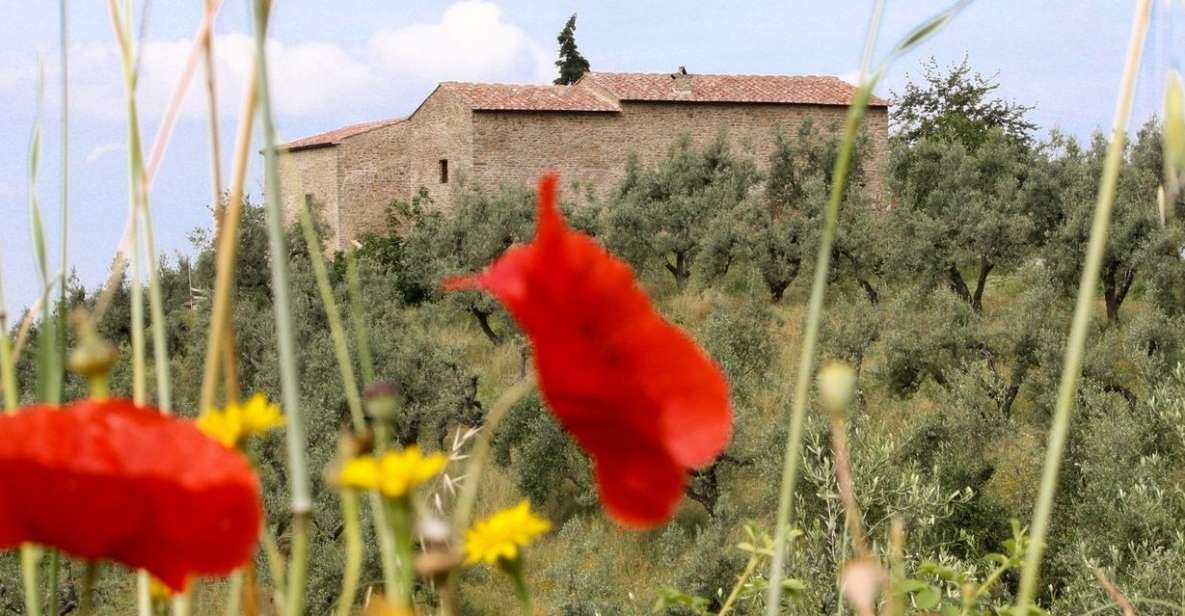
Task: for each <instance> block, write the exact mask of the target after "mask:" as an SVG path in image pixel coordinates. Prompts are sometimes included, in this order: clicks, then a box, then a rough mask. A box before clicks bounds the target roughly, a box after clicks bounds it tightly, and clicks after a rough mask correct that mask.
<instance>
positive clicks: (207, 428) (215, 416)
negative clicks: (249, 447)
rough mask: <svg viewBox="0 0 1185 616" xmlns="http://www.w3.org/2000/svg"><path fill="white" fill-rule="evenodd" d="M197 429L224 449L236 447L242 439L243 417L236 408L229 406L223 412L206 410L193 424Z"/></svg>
mask: <svg viewBox="0 0 1185 616" xmlns="http://www.w3.org/2000/svg"><path fill="white" fill-rule="evenodd" d="M195 424H196V425H197V429H198V430H201V431H202V433H203V434H205V435H206V436H208V437H210V438H212V439H214V440H216V441H218V442H219V443H222V444H223V445H225V446H226V447H231V448H233V447H237V446H238V444H239V440H240V439H242V438H243V416H242V414H240V413H239V410H238V406H236V405H231V406H229V407H227V408H226V410H225V411H219V410H217V409H208V410H206V412H204V413H202V415H201V417H198V418H197V421H196V422H195Z"/></svg>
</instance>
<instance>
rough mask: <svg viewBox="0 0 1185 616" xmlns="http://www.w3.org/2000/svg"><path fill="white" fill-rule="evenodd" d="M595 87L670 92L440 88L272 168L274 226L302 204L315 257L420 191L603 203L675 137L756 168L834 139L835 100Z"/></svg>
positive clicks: (671, 80) (881, 153)
mask: <svg viewBox="0 0 1185 616" xmlns="http://www.w3.org/2000/svg"><path fill="white" fill-rule="evenodd" d="M590 75H592V74H590ZM600 75H609V76H611V77H612V76H627V77H629V78H630V82H631V83H634V84H636V83H642V84H643V85H645V86H647V87H648V88H649V89H648V90H647V91H646V93H647V96H648V97H649V98H661V96H655V94H654V93H655V92H658V93H659V94H662V93H663V92H665V91H666V90H663V89H660V88H668V87H669V88H670V92H671V94H670V96H669V97H667V98H666V99H663V100H626V99H624V98H617V97H616V96H615V95H614V93H613V92H612V91H609V90H608V89H607V88H605V87H603V86H602V85H601V84H602V83H605V82H606V81H607V82H609V83H612V80H594V79H584V80H582V81H581V82H578V83H577V84H576V85H573V86H500V85H497V84H455V83H445V84H441V86H440V87H438V88H437V89H436V90H435V91H434V92H433V93H432V94H431V95H429V96H428V98H427V99H425V100H424V102H423V103H422V104H421V105H420V107H419V108H418V109H417V110H416V111H415V112H414V113H413V114H412V115H411V116H409V117H408V118H407V119H406V120H402V121H400V120H391V121H380V122H372V123H368V124H365V125H356V126H355V127H345V128H343V129H338V130H337V131H331V132H329V133H324V134H322V135H316V136H313V137H309V138H306V139H302V140H300V141H297V142H293V143H292V144H289V146H288V147H287V148H286V150H287V155H286V156H283V157H282V158H281V160H282V166H281V178H282V179H281V183H282V186H281V190H282V193H283V204H284V209H285V213H286V216H287V218H288V220H289V221H291V220H293V217H294V212H295V210H294V208H295V207H296V205H298V204H299V203H300V200H306V199H310V200H312V202H313V203H315V204H316V205H317V206H319V207H320V213H321V216H322V217H323V218H324V219H325V222H326V223H327V224H328V226H329V233H330V235H329V237H328V238H326V239H327V246H326V248H327V249H328V250H330V251H337V250H345V249H348V248H349V247H350V246H351V245H352V242H353V241H354V240H357V239H360V238H362V237H364V236H366V235H368V234H386V233H388V232H389V230H388V229H387V227H386V209H387V206H388V205H389V204H390V203H391V202H392V201H395V200H401V201H410V200H411V199H412V197H413V196H414V195H415V194H416V193H417V192H418V191H419V190H420V189H421V188H423V189H426V190H427V192H428V195H429V196H430V197H431V199H432V201H433V203H434V204H435V205H436V206H437V207H448V206H449V204H450V202H451V198H452V193H453V191H454V190H456V189H458V188H460V187H466V186H477V187H481V188H490V189H492V188H496V187H498V186H499V185H502V184H526V185H530V184H532V183H533V182H534V181H535V180H536V179H537V178H538V176H539V175H540V174H542V173H544V172H546V171H549V170H555V171H558V172H559V173H560V176H561V182H562V185H563V186H564V187H566V188H571V187H576V188H577V189H579V190H580V191H581V193H582V194H583V193H584V192H586V191H588V192H591V193H592V194H594V195H597V196H604V195H606V194H607V193H608V191H609V190H610V189H612V187H613V186H614V185H615V184H616V183H617V182H618V181H619V180H620V179H621V177H622V176H623V175H624V173H625V168H626V161H627V160H628V158H629V157H630V156H631V155H635V156H637V157H638V159H639V161H640V162H642V163H643V164H648V163H653V162H655V161H657V160H660V159H661V158H662V157H664V156H665V155H666V153H667V151H668V150H669V148H670V147H671V146H672V144H673V143H674V142H675V141H676V140H678V139H679V138H681V137H683V136H687V137H690V139H691V140H692V142H693V143H694V144H696V145H698V146H702V145H704V144H706V143H707V142H710V141H711V140H714V139H716V138H717V136H719V135H721V134H723V135H724V136H725V137H726V138H727V139H728V141H729V143H730V146H731V147H732V149H733V152H734V153H737V154H741V155H744V156H747V157H749V158H751V159H753V160H754V161H755V162H756V163H757V164H758V165H759V166H766V165H767V164H768V160H769V157H770V155H771V153H772V152H773V147H774V136H775V135H776V134H777V133H779V132H780V133H782V134H784V135H786V136H789V137H793V136H794V135H795V134H796V133H797V130H798V128H799V126H800V124H801V123H802V122H803V121H804V120H805V119H806V118H808V117H809V118H811V119H812V120H813V121H814V122H815V123H816V125H817V126H819V127H821V128H823V129H824V130H839V128H840V127H841V126H842V123H843V120H844V117H845V115H846V113H847V107H846V102H847V101H846V100H830V99H823V103H825V104H820V103H800V102H793V103H781V102H747V101H740V102H730V101H727V100H725V101H718V100H715V99H720V98H724V99H727V98H729V97H728V92H727V91H725V92H721V91H720V83H725V84H729V83H738V81H737V80H740V81H739V83H740V84H741V85H742V86H747V87H748V92H750V97H751V92H752V91H754V90H756V91H759V92H763V93H764V92H769V91H770V90H769V87H768V85H769V84H767V83H766V82H765V81H762V80H772V79H783V80H785V79H791V78H762V77H745V76H735V77H734V76H729V78H728V79H727V80H721V79H719V78H718V79H717V80H716V81H715V82H714V83H713V84H712V85H713V87H714V88H715V89H714V90H711V91H708V90H706V89H705V90H704V92H705V93H710V94H711V96H712V97H713V99H714V100H711V101H707V102H704V101H701V100H680V97H686V96H688V92H689V90H688V88H689V87H690V88H694V87H695V85H696V83H697V82H696V81H695V76H694V75H678V74H676V75H670V76H667V75H662V74H628V75H627V74H600ZM792 79H807V80H810V79H814V80H816V81H817V83H819V84H821V85H822V86H823V87H822V88H821V89H816V91H815V92H824V93H825V95H826V96H830V97H831V98H835V97H836V96H844V95H845V94H844V93H845V92H849V93H850V90H851V87H850V86H847V85H846V84H843V83H842V82H839V81H838V80H835V79H834V78H792ZM647 80H649V81H647ZM705 81H707V80H705ZM772 83H773V85H774V86H779V85H780V86H781V87H782V88H783V89H782V90H776V89H775V90H773V91H772V92H773V93H772V94H764V98H763V100H768V99H771V98H772V99H773V100H781V99H779V98H777V97H778V96H781V97H783V98H785V99H786V100H800V99H802V98H803V92H801V91H799V90H798V89H796V88H798V86H797V85H796V84H797V82H788V83H790V86H788V87H787V86H786V85H785V84H786V83H787V82H772ZM689 84H690V85H689ZM565 88H578V89H583V90H585V92H583V93H581V92H572V91H566V90H564V89H565ZM763 88H764V89H763ZM815 92H812V91H809V90H808V91H806V92H805V94H806V95H812V94H814V93H815ZM837 92H838V95H837V94H836V93H837ZM593 96H595V97H597V100H594V99H593V98H592V97H593ZM692 96H694V94H693V95H692ZM700 98H703V97H702V96H701V97H700ZM738 98H739V97H738ZM808 98H809V99H810V100H814V98H819V96H818V95H815V96H814V98H810V97H809V96H808ZM598 100H599V101H602V102H597V101H598ZM874 102H875V105H874V106H872V107H870V108H869V110H868V113H867V114H866V116H865V124H864V126H865V132H866V134H867V135H868V137H869V140H870V141H869V146H870V147H869V152H868V154H869V158H868V159H867V160H866V161H865V165H866V168H867V170H868V176H869V187H870V189H871V191H872V194H873V198H874V199H879V198H880V197H879V195H880V194H881V192H882V191H883V183H884V174H885V172H886V169H885V166H886V160H887V155H888V152H887V150H888V145H887V142H888V113H887V111H888V110H887V106H886V105H885V104H884V102H883V101H880V100H879V99H878V100H876V101H874ZM441 161H447V167H448V181H447V183H444V182H441V180H442V177H441V166H442V164H445V163H442V162H441Z"/></svg>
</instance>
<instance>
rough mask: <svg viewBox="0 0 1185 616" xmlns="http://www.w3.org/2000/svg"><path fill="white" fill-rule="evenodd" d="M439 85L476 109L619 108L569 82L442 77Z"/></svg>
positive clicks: (576, 109)
mask: <svg viewBox="0 0 1185 616" xmlns="http://www.w3.org/2000/svg"><path fill="white" fill-rule="evenodd" d="M440 88H441V89H442V90H447V91H449V92H451V93H453V94H455V95H456V96H458V97H459V98H460V99H461V100H462V101H463V102H464V103H465V104H466V105H468V106H469V107H471V108H473V109H475V110H479V111H621V108H620V107H618V106H617V105H616V104H614V103H613V102H611V101H607V100H605V99H603V98H601V97H600V96H597V95H596V94H594V93H592V92H590V91H588V90H586V89H584V88H573V87H570V86H524V85H508V84H500V83H464V82H459V81H446V82H444V83H442V84H440Z"/></svg>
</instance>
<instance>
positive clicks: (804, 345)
mask: <svg viewBox="0 0 1185 616" xmlns="http://www.w3.org/2000/svg"><path fill="white" fill-rule="evenodd" d="M883 11H884V0H878V1H877V2H876V4H875V6H874V7H873V10H872V16H871V17H870V18H869V24H868V32H867V34H866V36H865V38H864V52H863V53H862V54H861V56H862V58H863V60H862V62H863V65H862V66H861V68H860V78H861V82H862V83H861V85H860V87H859V88H858V89H857V90H856V93H855V94H854V95H853V100H852V102H851V105H850V106H849V107H848V114H847V119H846V120H845V123H844V133H843V142H842V143H841V145H840V149H839V155H838V158H837V159H836V161H835V170H834V173H833V174H832V178H833V179H832V184H831V195H830V198H829V200H828V202H827V209H826V210H825V212H824V218H823V231H822V234H821V238H820V241H819V253H818V255H817V256H816V259H815V277H814V280H813V281H812V283H811V295H810V300H809V301H808V303H807V315H806V323H805V325H804V326H803V337H802V341H801V343H800V344H801V347H800V351H799V357H798V376H797V378H796V379H795V382H794V398H793V403H792V404H793V406H792V408H791V411H790V432H789V434H788V435H787V442H786V458H785V460H784V462H783V466H782V484H781V492H780V494H779V495H778V518H777V524H776V527H775V531H774V545H773V551H774V553H773V557H772V558H771V559H770V573H769V591H768V596H767V598H766V613H767V614H769V616H776V614H777V613H778V612H779V610H780V609H781V604H782V576H783V574H784V569H785V559H786V538H787V537H788V536H789V534H790V526H791V524H792V522H793V517H794V507H793V503H794V485H795V484H796V483H797V482H798V460H799V458H800V457H801V456H802V432H803V423H804V421H803V420H804V419H805V417H806V403H807V395H808V391H809V387H810V382H811V376H812V375H813V374H814V361H815V343H816V341H817V340H818V335H819V321H820V318H821V316H822V313H823V298H824V295H825V294H826V290H827V277H828V275H829V272H830V268H831V245H832V243H834V241H835V229H836V227H837V226H838V224H839V204H840V201H842V200H843V192H844V188H845V186H846V184H847V178H848V170H849V167H850V165H851V160H852V151H853V150H854V149H855V146H856V138H857V136H858V135H857V133H858V132H859V130H860V122H861V120H862V119H863V117H864V109H865V107H866V106H867V104H868V99H869V97H870V96H871V95H872V83H869V82H867V81H866V77H865V75H866V73H867V71H868V62H869V60H870V58H871V51H870V50H871V49H872V48H874V47H875V46H876V35H877V30H878V29H879V25H880V18H881V14H882V12H883Z"/></svg>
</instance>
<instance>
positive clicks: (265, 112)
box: [252, 0, 313, 616]
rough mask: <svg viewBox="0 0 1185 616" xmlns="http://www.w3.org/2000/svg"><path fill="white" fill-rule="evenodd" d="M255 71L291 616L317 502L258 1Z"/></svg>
mask: <svg viewBox="0 0 1185 616" xmlns="http://www.w3.org/2000/svg"><path fill="white" fill-rule="evenodd" d="M252 6H253V8H254V10H253V13H254V22H255V71H256V72H257V73H258V77H257V84H258V89H259V111H260V113H259V116H260V124H261V125H262V127H263V148H264V149H263V152H264V187H265V193H266V198H265V201H266V206H267V227H268V246H269V251H270V254H271V269H272V298H273V300H274V302H273V304H274V307H275V314H276V342H277V346H278V348H279V354H280V388H281V394H282V398H283V402H284V409H285V411H286V415H287V417H288V464H289V477H290V481H291V490H292V515H293V524H292V553H291V554H290V555H289V570H288V596H287V598H286V600H285V603H284V609H285V612H286V613H287V614H288V616H296V615H298V614H302V613H303V612H304V586H305V575H306V571H307V567H308V542H309V536H308V532H309V529H308V525H309V517H310V515H311V514H312V508H313V502H312V497H311V495H310V489H309V473H308V465H307V461H306V460H305V452H306V451H307V449H308V444H307V439H306V438H305V433H304V420H303V418H302V417H301V412H300V395H299V392H298V387H299V383H297V380H296V348H295V342H294V339H295V338H294V335H293V331H292V309H291V306H290V299H289V289H288V250H287V247H286V246H285V243H286V242H285V238H284V221H283V218H282V216H281V212H280V174H279V167H278V165H277V162H276V127H275V125H274V124H273V123H272V107H271V93H270V91H269V88H268V76H267V50H266V40H267V21H268V11H269V9H270V6H271V3H270V2H269V1H268V0H254V1H253V3H252Z"/></svg>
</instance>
